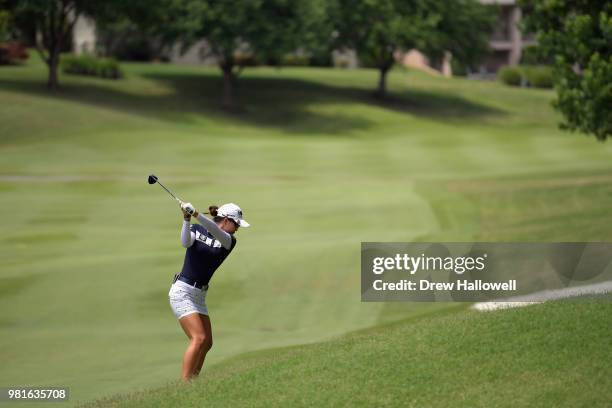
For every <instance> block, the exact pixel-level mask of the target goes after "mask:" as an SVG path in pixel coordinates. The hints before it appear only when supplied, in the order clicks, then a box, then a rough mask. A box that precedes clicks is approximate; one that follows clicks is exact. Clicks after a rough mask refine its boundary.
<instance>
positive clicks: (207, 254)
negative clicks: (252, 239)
mask: <svg viewBox="0 0 612 408" xmlns="http://www.w3.org/2000/svg"><path fill="white" fill-rule="evenodd" d="M190 229H191V232H193V233H195V241H194V243H193V245H192V246H190V247H189V248H187V251H186V252H185V261H184V262H183V269H182V270H181V275H182V276H185V277H187V278H189V279H192V280H194V281H197V282H198V283H202V284H204V285H208V282H209V281H210V278H212V276H213V273H215V271H216V270H217V268H219V265H221V264H222V263H223V261H224V260H225V258H227V256H228V255H229V254H230V252H232V249H234V247H235V246H236V238H235V237H234V236H233V235H232V246H231V248H230V249H226V248H224V247H223V246H222V245H221V243H220V242H219V241H217V240H216V239H215V238H214V237H213V236H212V234H211V233H209V232H208V231H207V230H206V229H205V228H204V227H203V226H202V225H200V224H191V227H190Z"/></svg>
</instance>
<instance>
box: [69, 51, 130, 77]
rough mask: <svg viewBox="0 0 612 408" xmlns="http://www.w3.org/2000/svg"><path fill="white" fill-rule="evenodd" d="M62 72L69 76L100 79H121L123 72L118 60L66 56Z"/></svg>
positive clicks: (88, 56) (89, 56) (86, 56)
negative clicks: (86, 76) (85, 76)
mask: <svg viewBox="0 0 612 408" xmlns="http://www.w3.org/2000/svg"><path fill="white" fill-rule="evenodd" d="M61 66H62V71H63V72H65V73H67V74H75V75H90V76H97V77H100V78H108V79H119V78H121V77H123V72H122V71H121V67H119V63H118V62H117V60H115V59H113V58H96V57H94V56H91V55H64V56H62V59H61Z"/></svg>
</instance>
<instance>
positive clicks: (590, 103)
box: [520, 0, 612, 141]
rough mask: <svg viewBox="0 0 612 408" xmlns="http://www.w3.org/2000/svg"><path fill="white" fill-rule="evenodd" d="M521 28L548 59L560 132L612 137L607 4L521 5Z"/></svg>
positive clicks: (611, 6) (552, 0)
mask: <svg viewBox="0 0 612 408" xmlns="http://www.w3.org/2000/svg"><path fill="white" fill-rule="evenodd" d="M520 5H521V7H523V9H524V14H525V18H524V20H523V29H524V30H525V31H527V32H535V33H536V36H537V40H538V50H539V52H541V53H542V56H543V57H544V58H553V59H554V64H553V68H554V69H553V78H554V83H555V88H556V92H557V98H556V100H555V101H554V102H553V106H554V107H555V108H556V109H557V110H558V111H560V112H561V114H562V115H563V121H562V122H561V128H563V129H567V130H570V131H580V132H583V133H586V134H593V135H595V137H596V138H597V139H598V140H600V141H604V140H606V139H607V138H608V137H609V136H610V135H612V109H611V107H612V3H610V2H609V1H605V0H581V1H565V0H548V1H538V0H521V2H520Z"/></svg>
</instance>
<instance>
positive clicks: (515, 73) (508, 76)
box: [497, 65, 523, 86]
mask: <svg viewBox="0 0 612 408" xmlns="http://www.w3.org/2000/svg"><path fill="white" fill-rule="evenodd" d="M522 76H523V75H522V73H521V70H520V68H519V67H517V66H511V65H506V66H505V67H501V68H500V69H499V71H497V77H498V78H499V80H500V81H502V82H503V83H504V84H506V85H510V86H521V81H522Z"/></svg>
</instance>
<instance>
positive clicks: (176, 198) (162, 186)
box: [157, 179, 183, 203]
mask: <svg viewBox="0 0 612 408" xmlns="http://www.w3.org/2000/svg"><path fill="white" fill-rule="evenodd" d="M157 184H159V185H160V186H161V188H163V189H164V190H166V191H167V192H168V194H170V195H171V196H172V197H174V199H175V200H176V201H178V202H179V203H182V202H183V200H181V199H180V198H178V197H177V196H176V195H174V193H173V192H172V191H170V190H168V189H167V188H166V186H164V185H163V184H162V183H161V182H160V181H159V179H158V180H157Z"/></svg>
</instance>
